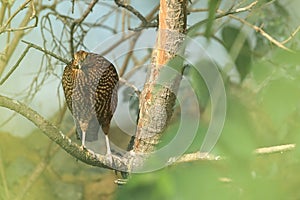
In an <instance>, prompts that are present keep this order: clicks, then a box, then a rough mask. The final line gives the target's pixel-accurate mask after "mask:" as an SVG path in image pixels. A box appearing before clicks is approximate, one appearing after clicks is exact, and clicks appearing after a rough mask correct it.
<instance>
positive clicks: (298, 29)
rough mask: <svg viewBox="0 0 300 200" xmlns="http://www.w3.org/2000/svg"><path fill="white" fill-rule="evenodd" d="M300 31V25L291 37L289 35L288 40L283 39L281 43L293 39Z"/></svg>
mask: <svg viewBox="0 0 300 200" xmlns="http://www.w3.org/2000/svg"><path fill="white" fill-rule="evenodd" d="M299 31H300V26H298V27H297V28H296V30H295V31H294V32H293V33H292V34H291V35H290V37H288V38H287V39H286V40H284V41H282V42H281V44H285V43H287V42H289V41H290V40H291V39H293V38H294V37H295V35H296V34H297V33H298V32H299Z"/></svg>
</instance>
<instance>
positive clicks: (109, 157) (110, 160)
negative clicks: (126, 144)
mask: <svg viewBox="0 0 300 200" xmlns="http://www.w3.org/2000/svg"><path fill="white" fill-rule="evenodd" d="M104 135H105V143H106V157H107V159H108V160H109V162H110V164H112V163H113V159H112V153H111V150H110V145H109V139H108V136H107V135H106V134H104Z"/></svg>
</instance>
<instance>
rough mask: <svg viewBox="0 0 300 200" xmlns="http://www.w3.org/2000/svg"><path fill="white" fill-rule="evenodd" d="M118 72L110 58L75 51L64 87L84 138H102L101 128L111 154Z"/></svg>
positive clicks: (68, 67) (82, 139)
mask: <svg viewBox="0 0 300 200" xmlns="http://www.w3.org/2000/svg"><path fill="white" fill-rule="evenodd" d="M118 81H119V76H118V73H117V71H116V69H115V67H114V66H113V64H112V63H110V62H109V61H108V60H107V59H105V58H104V57H102V56H100V55H98V54H95V53H88V52H85V51H78V52H77V53H75V54H74V58H73V60H72V61H71V62H70V63H69V64H68V65H67V66H66V67H65V69H64V73H63V77H62V86H63V90H64V93H65V98H66V102H67V105H68V108H69V109H70V111H71V113H72V115H73V118H74V121H75V124H76V129H77V136H78V137H79V138H80V139H81V141H82V143H81V148H85V141H95V140H97V139H98V131H99V128H100V127H101V128H102V130H103V132H104V135H105V141H106V154H107V155H108V156H110V160H111V159H112V157H111V150H110V145H109V139H108V132H109V127H110V121H111V119H112V116H113V114H114V112H115V110H116V107H117V102H118V95H117V90H118Z"/></svg>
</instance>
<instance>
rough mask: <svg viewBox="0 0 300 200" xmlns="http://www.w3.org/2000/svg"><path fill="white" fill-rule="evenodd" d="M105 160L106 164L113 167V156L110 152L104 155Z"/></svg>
mask: <svg viewBox="0 0 300 200" xmlns="http://www.w3.org/2000/svg"><path fill="white" fill-rule="evenodd" d="M105 158H106V160H107V161H108V164H109V166H110V167H113V157H112V154H111V153H107V154H106V155H105Z"/></svg>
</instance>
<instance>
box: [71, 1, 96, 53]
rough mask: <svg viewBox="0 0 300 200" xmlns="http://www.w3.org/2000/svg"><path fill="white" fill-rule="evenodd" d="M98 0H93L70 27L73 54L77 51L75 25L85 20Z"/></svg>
mask: <svg viewBox="0 0 300 200" xmlns="http://www.w3.org/2000/svg"><path fill="white" fill-rule="evenodd" d="M98 1H99V0H93V1H92V2H91V3H90V4H89V6H88V8H87V9H86V10H85V11H84V13H83V15H82V16H81V17H80V18H78V19H76V20H74V21H73V23H72V24H71V27H70V52H71V55H73V54H74V53H75V51H74V43H73V42H74V39H73V38H74V32H75V27H76V25H78V24H81V23H82V22H83V21H84V20H85V18H86V17H87V16H88V15H89V13H90V12H91V11H92V10H93V8H94V6H95V5H96V4H97V2H98Z"/></svg>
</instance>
